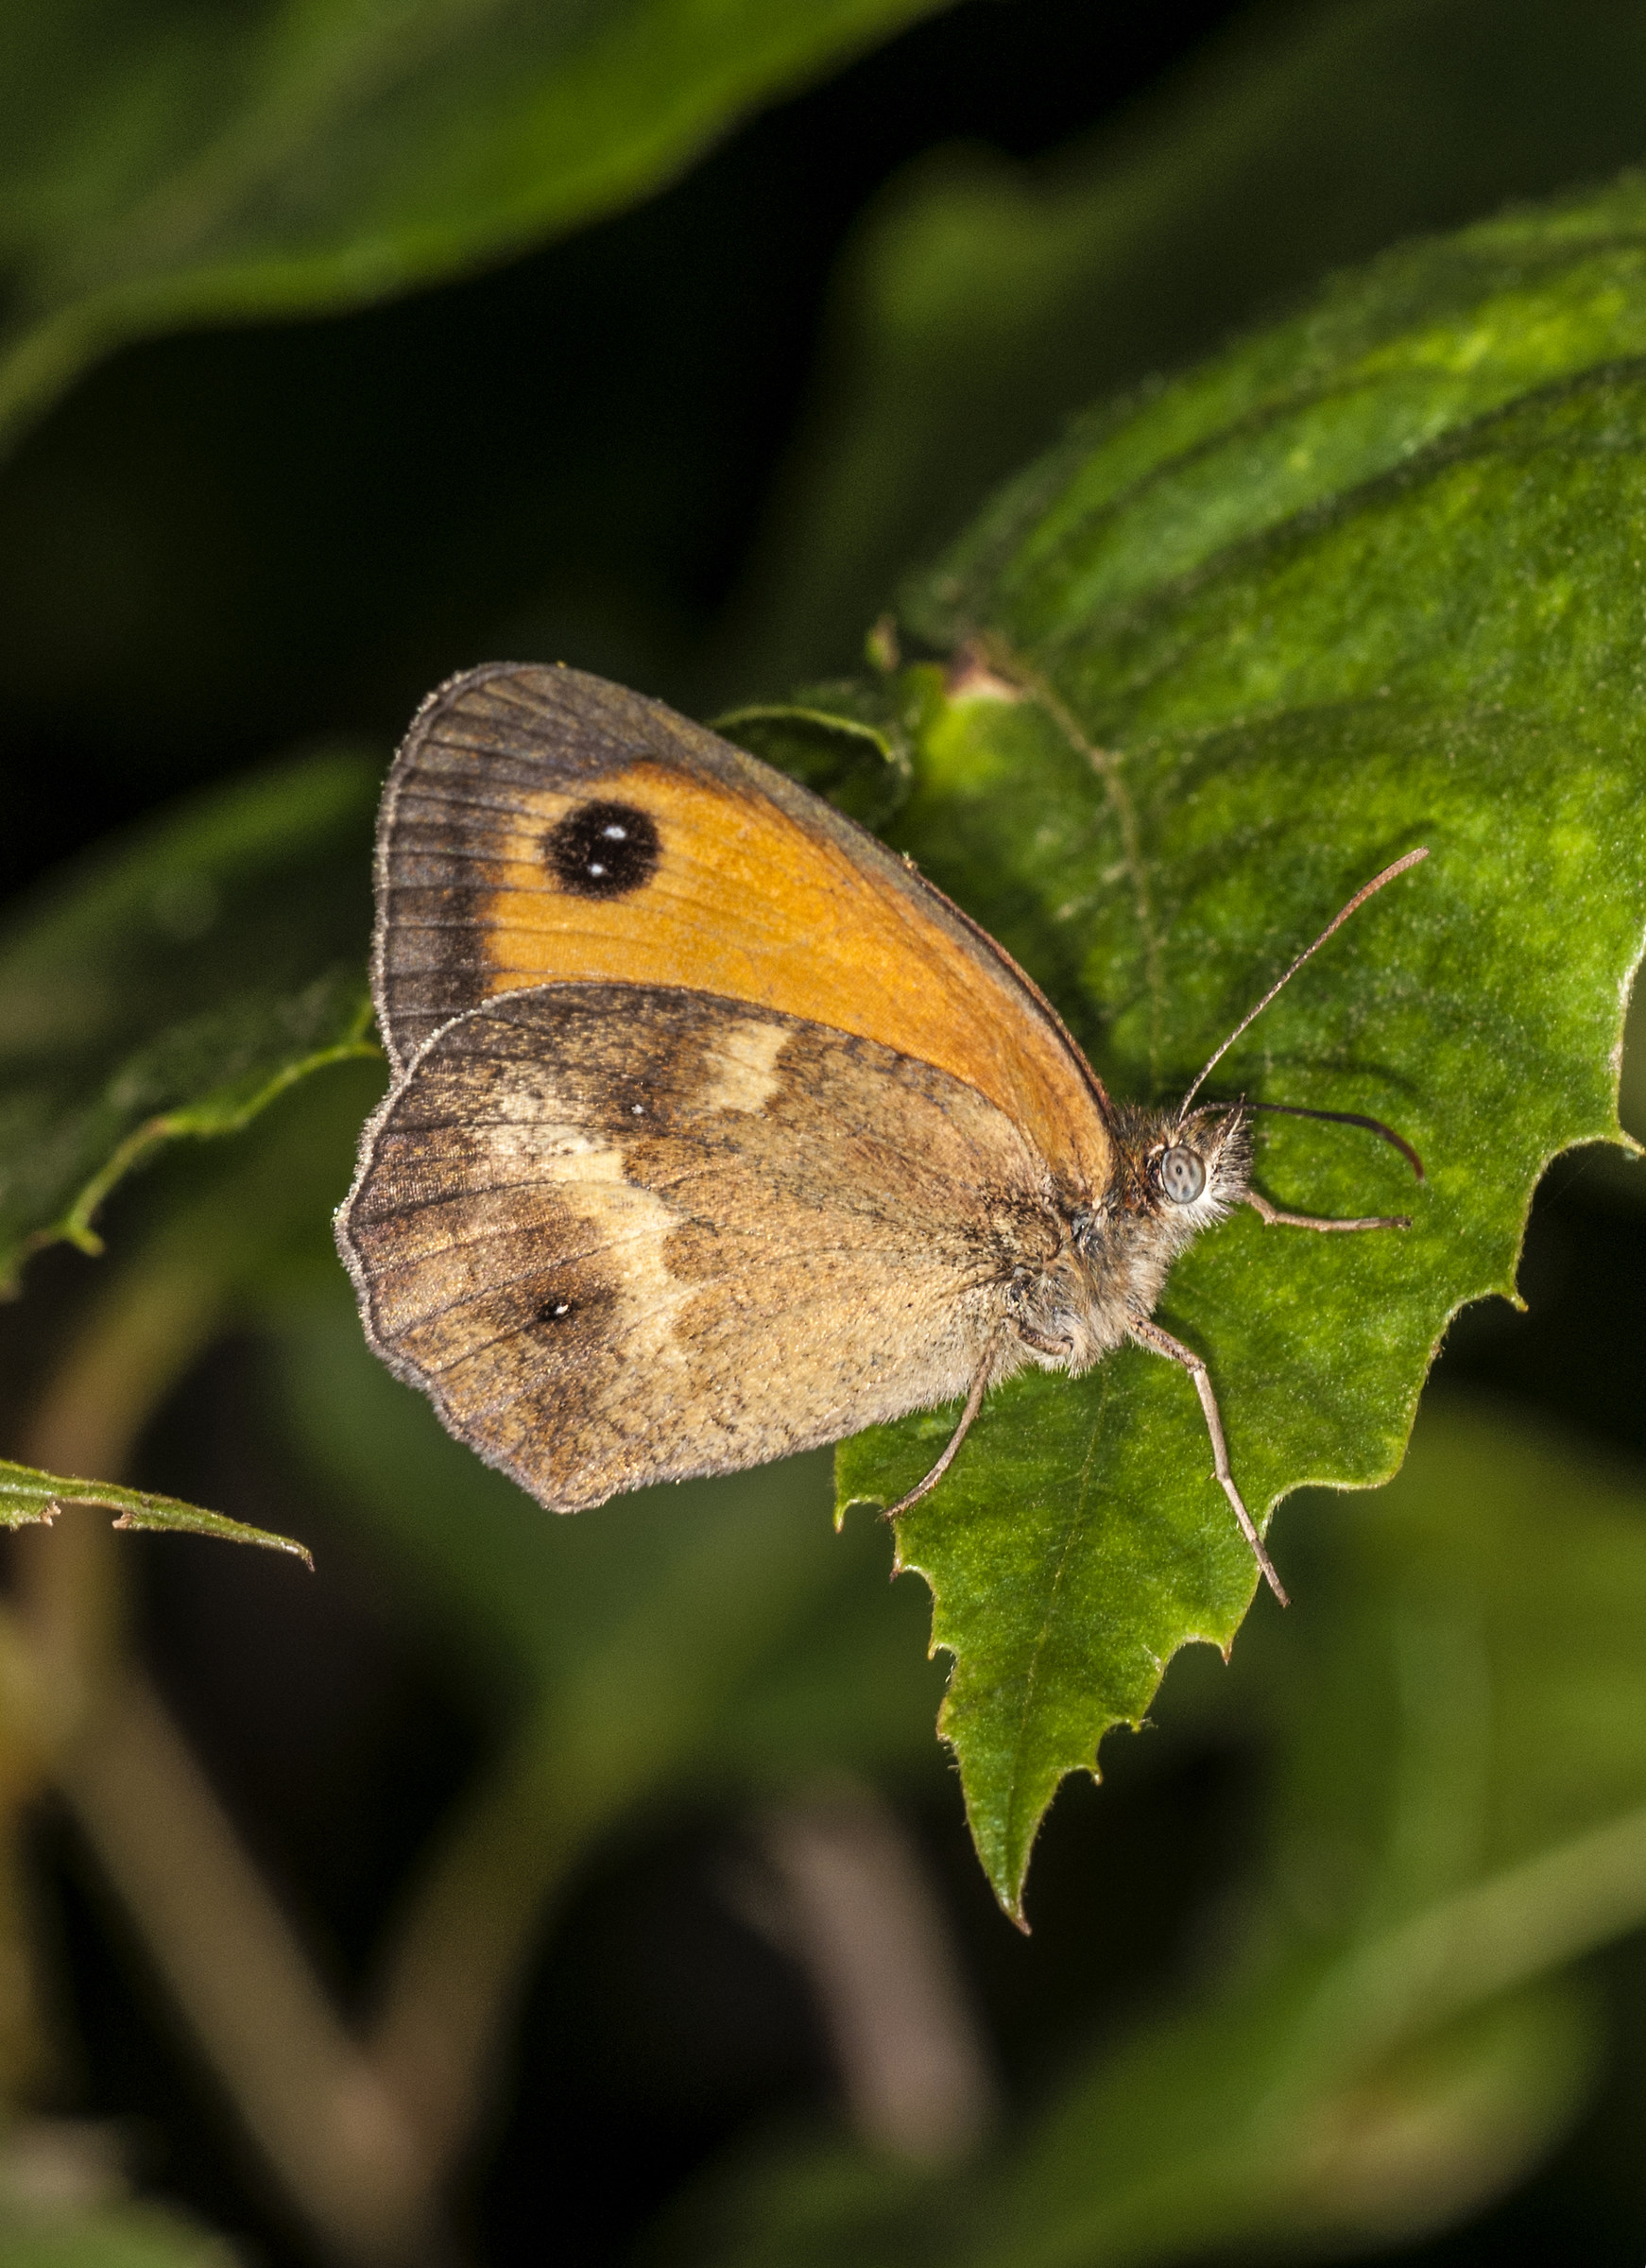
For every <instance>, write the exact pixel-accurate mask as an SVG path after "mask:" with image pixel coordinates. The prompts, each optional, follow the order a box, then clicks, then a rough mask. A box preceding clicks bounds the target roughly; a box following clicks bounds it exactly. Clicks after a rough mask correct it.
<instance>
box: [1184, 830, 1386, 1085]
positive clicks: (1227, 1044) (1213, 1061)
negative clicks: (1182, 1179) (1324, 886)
mask: <svg viewBox="0 0 1646 2268" xmlns="http://www.w3.org/2000/svg"><path fill="white" fill-rule="evenodd" d="M1428 856H1429V852H1428V851H1426V850H1424V851H1407V853H1406V855H1405V857H1404V858H1397V860H1396V861H1395V863H1394V865H1393V866H1392V867H1385V868H1383V871H1382V872H1381V873H1380V874H1374V875H1373V877H1372V879H1371V881H1370V882H1368V883H1366V884H1364V885H1363V886H1362V887H1361V888H1360V889H1358V890H1357V891H1356V892H1355V894H1354V896H1353V897H1352V898H1351V899H1350V900H1349V902H1348V903H1347V904H1346V906H1345V907H1344V909H1343V911H1342V913H1340V914H1335V915H1334V916H1333V917H1332V919H1330V920H1329V922H1328V923H1327V925H1326V927H1325V928H1324V929H1323V930H1322V931H1321V933H1320V935H1319V936H1317V937H1316V938H1315V940H1314V942H1313V944H1312V945H1305V947H1304V948H1303V951H1302V952H1301V953H1300V954H1298V955H1297V958H1296V959H1295V961H1294V962H1293V964H1292V966H1291V968H1290V969H1288V970H1287V971H1286V973H1285V975H1284V976H1280V977H1277V978H1276V980H1275V982H1274V983H1273V984H1272V985H1271V986H1270V987H1269V989H1268V990H1267V991H1266V992H1265V993H1264V994H1263V997H1262V999H1261V1000H1260V1001H1259V1003H1258V1005H1257V1006H1256V1007H1255V1008H1252V1009H1250V1010H1248V1012H1247V1013H1246V1014H1245V1015H1244V1016H1243V1017H1242V1018H1241V1020H1240V1022H1239V1023H1237V1024H1236V1025H1235V1028H1234V1030H1233V1031H1232V1032H1230V1034H1229V1036H1228V1038H1227V1039H1226V1040H1225V1041H1224V1043H1223V1045H1222V1046H1221V1047H1220V1048H1218V1049H1217V1050H1216V1051H1215V1053H1214V1054H1213V1055H1212V1056H1210V1057H1209V1058H1208V1060H1207V1061H1206V1062H1205V1063H1204V1064H1203V1065H1202V1066H1201V1070H1200V1074H1199V1076H1198V1077H1197V1078H1196V1079H1195V1082H1194V1084H1193V1086H1192V1087H1191V1088H1190V1090H1189V1092H1188V1093H1187V1094H1186V1095H1185V1096H1184V1097H1183V1101H1182V1104H1181V1106H1180V1108H1179V1110H1178V1117H1179V1118H1180V1119H1181V1117H1182V1115H1183V1113H1184V1111H1186V1110H1187V1109H1188V1108H1189V1106H1190V1104H1191V1103H1192V1101H1193V1100H1194V1098H1195V1096H1196V1095H1197V1094H1198V1093H1199V1092H1200V1090H1201V1089H1202V1088H1203V1087H1204V1086H1205V1084H1206V1081H1207V1076H1208V1074H1209V1073H1210V1072H1211V1071H1212V1069H1213V1068H1214V1066H1216V1065H1217V1064H1219V1063H1221V1062H1222V1061H1223V1058H1224V1057H1225V1056H1226V1055H1227V1053H1228V1051H1229V1049H1230V1048H1231V1047H1232V1046H1233V1045H1234V1043H1235V1041H1236V1040H1238V1039H1239V1038H1240V1036H1241V1034H1242V1033H1243V1031H1245V1030H1246V1029H1247V1027H1248V1026H1249V1025H1251V1024H1253V1023H1255V1022H1257V1020H1258V1018H1259V1017H1260V1015H1261V1014H1262V1012H1263V1010H1264V1009H1265V1008H1266V1007H1267V1006H1268V1005H1269V1003H1270V1001H1272V1000H1273V999H1274V997H1275V995H1276V993H1277V992H1281V991H1283V990H1284V989H1285V988H1286V987H1287V986H1288V985H1289V984H1290V983H1291V982H1292V979H1293V978H1294V977H1295V975H1296V973H1297V971H1298V970H1299V969H1301V968H1302V966H1303V964H1304V962H1305V961H1306V960H1308V959H1309V958H1310V956H1311V954H1316V953H1318V952H1319V951H1320V948H1321V947H1322V946H1323V945H1324V944H1325V943H1326V940H1327V938H1328V937H1329V936H1331V935H1332V933H1333V932H1334V931H1335V930H1339V929H1341V928H1342V927H1343V925H1344V923H1345V922H1346V920H1347V919H1348V918H1349V916H1350V914H1352V913H1355V912H1356V911H1358V909H1359V908H1360V907H1361V906H1363V905H1364V903H1365V902H1366V900H1367V899H1368V898H1370V897H1372V896H1374V895H1375V894H1376V892H1377V891H1379V890H1380V889H1381V888H1382V886H1383V885H1384V884H1385V883H1386V882H1393V881H1394V879H1395V877H1396V875H1397V874H1404V873H1405V871H1406V869H1407V868H1408V867H1415V866H1416V864H1417V862H1418V861H1419V859H1424V858H1427V857H1428Z"/></svg>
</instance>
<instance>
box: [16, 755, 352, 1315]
mask: <svg viewBox="0 0 1646 2268" xmlns="http://www.w3.org/2000/svg"><path fill="white" fill-rule="evenodd" d="M381 770H382V767H381V765H377V764H374V763H373V762H372V761H371V760H370V759H369V758H368V757H364V756H356V755H344V754H341V753H338V754H319V755H316V756H312V757H306V758H300V759H299V760H297V761H296V762H294V763H292V764H288V765H282V766H280V767H279V768H277V769H275V770H272V771H269V772H266V773H265V774H264V775H263V777H262V778H261V779H254V780H248V781H242V782H235V783H234V784H232V785H231V786H227V787H224V788H222V789H219V790H217V791H216V792H215V793H213V794H209V795H204V796H201V797H198V798H197V799H195V800H194V801H192V802H190V803H188V804H186V805H184V806H183V807H182V808H180V810H177V811H175V812H172V813H170V814H168V815H167V816H164V817H163V818H161V819H159V820H157V821H155V822H153V823H152V824H150V825H147V826H145V827H143V828H141V829H138V830H136V831H134V833H133V834H132V835H131V836H130V837H129V839H128V840H127V841H125V842H123V843H119V844H115V845H111V846H110V847H109V848H108V849H106V850H99V851H94V852H92V853H90V854H88V855H87V856H86V857H85V858H84V859H82V860H81V861H80V862H79V863H78V865H77V867H76V868H73V869H72V870H71V871H70V872H68V873H67V874H63V875H60V876H58V877H55V878H54V879H53V880H52V881H51V882H49V883H48V884H46V885H44V887H43V889H41V890H40V891H38V892H37V893H36V894H35V896H34V898H33V900H32V902H28V903H26V904H25V905H24V906H23V907H22V908H21V909H20V910H19V911H18V912H17V913H16V914H15V915H14V916H13V917H12V919H11V920H10V922H9V924H8V925H7V928H6V930H5V931H4V932H3V933H0V1079H3V1080H4V1082H5V1091H4V1094H3V1096H0V1280H4V1279H5V1278H6V1277H7V1276H8V1275H9V1274H11V1273H13V1272H14V1271H15V1269H16V1266H17V1263H18V1262H19V1260H20V1259H21V1257H22V1256H23V1255H24V1254H25V1253H26V1252H27V1251H29V1250H31V1249H33V1248H35V1247H36V1246H41V1245H44V1244H49V1243H51V1242H52V1241H53V1240H54V1239H56V1238H58V1237H68V1238H70V1239H71V1240H72V1241H73V1242H75V1243H76V1244H78V1245H80V1246H83V1247H84V1248H85V1249H87V1250H89V1251H96V1250H97V1249H98V1245H97V1239H96V1237H95V1234H94V1230H93V1229H92V1216H93V1214H94V1211H96V1209H97V1207H98V1206H99V1205H100V1204H101V1202H102V1200H103V1199H104V1197H105V1196H107V1194H108V1193H109V1191H110V1189H111V1187H112V1186H113V1184H114V1183H115V1182H116V1181H117V1180H118V1179H119V1178H120V1177H121V1175H122V1174H124V1173H125V1172H126V1171H127V1170H128V1169H129V1167H130V1166H131V1165H133V1164H134V1163H135V1162H136V1161H137V1160H138V1159H139V1158H141V1157H142V1156H143V1155H144V1153H145V1152H146V1151H147V1150H150V1149H152V1148H153V1147H154V1146H155V1145H156V1144H157V1143H164V1142H169V1141H175V1140H177V1139H178V1138H179V1137H180V1136H183V1135H188V1134H196V1135H208V1134H228V1133H232V1132H234V1131H236V1130H237V1129H238V1128H240V1127H242V1126H244V1125H247V1124H248V1123H249V1120H250V1119H252V1118H253V1117H255V1116H256V1115H257V1113H258V1112H259V1111H260V1110H262V1109H263V1108H265V1107H266V1105H267V1104H268V1103H269V1102H270V1101H271V1100H272V1099H273V1097H274V1096H275V1095H277V1094H278V1093H280V1092H281V1091H283V1089H284V1088H286V1087H288V1086H289V1085H290V1084H291V1082H292V1081H293V1080H294V1079H299V1078H301V1077H303V1076H304V1074H306V1073H309V1072H311V1071H316V1070H318V1069H319V1068H320V1067H321V1065H323V1064H327V1063H334V1062H337V1061H340V1060H342V1059H344V1058H346V1057H350V1056H354V1055H361V1054H372V1053H375V1052H376V1043H375V1041H374V1040H372V1038H371V1037H370V1027H371V1003H370V999H369V994H368V992H367V988H366V976H365V966H364V962H365V951H366V940H367V937H368V935H369V925H370V885H369V846H370V841H371V818H372V814H373V812H374V810H375V808H376V803H377V788H378V782H379V779H380V777H381Z"/></svg>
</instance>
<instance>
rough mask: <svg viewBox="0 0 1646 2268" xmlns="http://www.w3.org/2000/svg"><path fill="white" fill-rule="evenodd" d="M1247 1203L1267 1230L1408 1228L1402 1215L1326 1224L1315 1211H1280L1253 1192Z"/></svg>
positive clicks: (1409, 1222) (1409, 1218) (1406, 1215)
mask: <svg viewBox="0 0 1646 2268" xmlns="http://www.w3.org/2000/svg"><path fill="white" fill-rule="evenodd" d="M1246 1203H1247V1204H1248V1205H1249V1206H1250V1207H1251V1209H1252V1211H1254V1212H1255V1213H1258V1214H1260V1216H1261V1219H1262V1221H1263V1224H1264V1226H1265V1227H1266V1228H1269V1229H1320V1230H1321V1231H1322V1232H1323V1233H1325V1234H1330V1233H1331V1232H1332V1231H1333V1230H1339V1231H1341V1230H1343V1229H1410V1228H1411V1226H1412V1216H1411V1214H1410V1213H1405V1212H1389V1213H1368V1214H1367V1215H1366V1216H1365V1218H1364V1219H1363V1220H1358V1221H1329V1220H1326V1219H1325V1218H1323V1216H1322V1215H1321V1214H1319V1213H1317V1212H1282V1211H1281V1210H1280V1208H1279V1207H1278V1206H1277V1205H1271V1204H1270V1202H1269V1200H1268V1198H1267V1197H1260V1196H1259V1194H1258V1193H1257V1191H1256V1190H1255V1189H1248V1190H1247V1192H1246Z"/></svg>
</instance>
